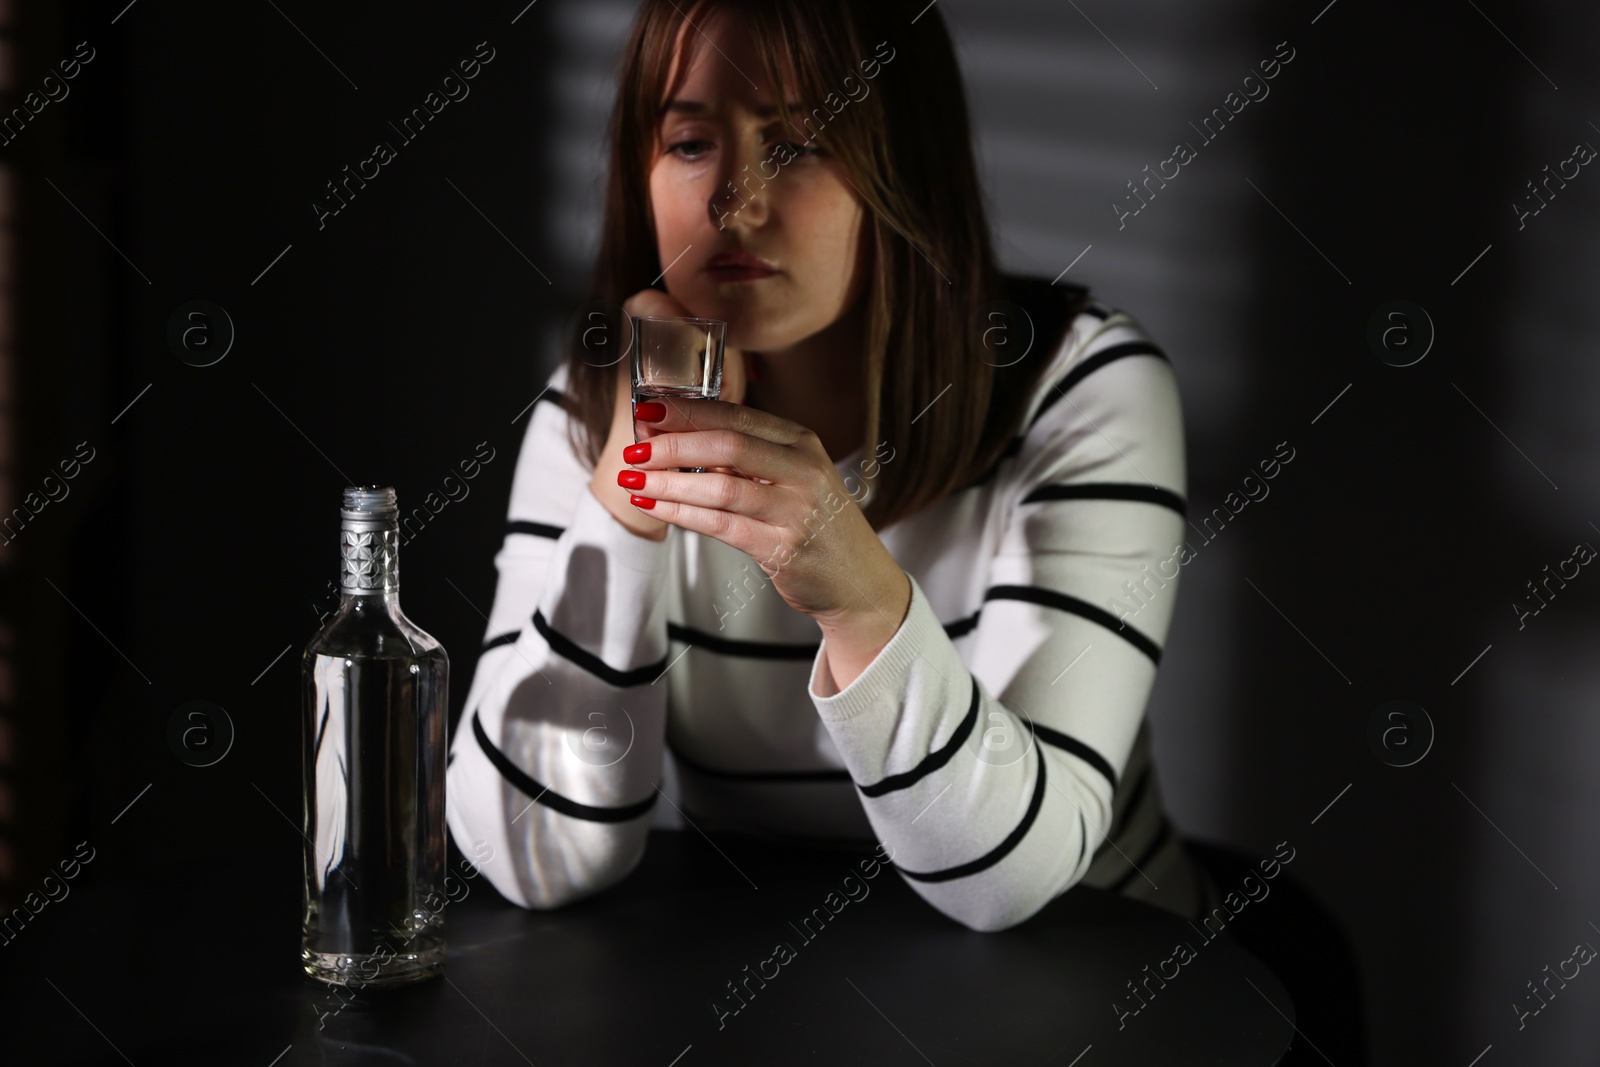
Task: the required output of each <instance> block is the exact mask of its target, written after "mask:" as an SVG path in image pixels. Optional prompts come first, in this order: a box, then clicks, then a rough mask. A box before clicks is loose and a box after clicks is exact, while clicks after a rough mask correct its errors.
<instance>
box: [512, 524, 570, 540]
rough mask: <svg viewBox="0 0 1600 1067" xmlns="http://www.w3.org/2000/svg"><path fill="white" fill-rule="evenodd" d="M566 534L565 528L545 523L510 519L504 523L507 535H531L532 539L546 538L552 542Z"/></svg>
mask: <svg viewBox="0 0 1600 1067" xmlns="http://www.w3.org/2000/svg"><path fill="white" fill-rule="evenodd" d="M566 532H567V528H566V527H565V526H551V525H550V524H549V523H547V522H534V521H533V520H532V519H512V520H511V521H510V522H508V523H506V533H508V534H532V535H533V536H534V537H548V538H550V539H551V540H552V541H553V540H555V539H557V538H559V537H560V536H561V535H562V534H564V533H566Z"/></svg>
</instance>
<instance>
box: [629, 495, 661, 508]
mask: <svg viewBox="0 0 1600 1067" xmlns="http://www.w3.org/2000/svg"><path fill="white" fill-rule="evenodd" d="M628 502H629V503H630V504H632V505H633V506H634V507H637V508H644V509H645V510H646V511H648V510H649V509H651V508H653V507H655V506H656V502H655V501H654V500H651V499H650V498H649V497H647V496H638V495H634V496H630V497H628Z"/></svg>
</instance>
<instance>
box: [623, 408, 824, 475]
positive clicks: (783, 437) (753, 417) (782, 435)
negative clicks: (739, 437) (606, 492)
mask: <svg viewBox="0 0 1600 1067" xmlns="http://www.w3.org/2000/svg"><path fill="white" fill-rule="evenodd" d="M663 404H664V405H665V407H666V416H665V417H664V418H662V419H660V420H657V421H653V422H651V423H650V425H651V426H654V427H655V428H656V429H657V430H658V431H660V432H662V433H670V432H697V433H703V432H708V431H712V430H733V431H735V432H738V433H742V434H746V435H748V436H751V437H756V438H760V439H761V440H764V441H770V442H772V443H773V444H776V445H782V446H785V447H796V446H802V447H810V448H813V449H814V450H815V452H816V454H817V455H818V456H822V455H825V453H824V452H823V451H822V447H821V442H820V441H817V440H816V437H815V435H814V434H813V433H812V432H811V431H810V430H809V429H807V428H806V427H804V426H802V425H800V424H799V423H798V422H792V421H790V420H789V419H784V418H780V417H778V416H777V415H773V414H772V413H770V412H766V411H762V410H761V409H760V408H753V407H749V406H747V405H744V404H734V403H731V402H729V401H727V400H720V399H719V400H711V399H707V398H703V397H694V398H683V397H667V398H665V399H664V400H663ZM642 421H643V420H641V423H642ZM723 462H724V463H726V461H725V460H724V461H723ZM830 462H831V461H830ZM700 466H704V464H700ZM741 466H742V464H741Z"/></svg>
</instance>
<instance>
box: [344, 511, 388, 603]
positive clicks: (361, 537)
mask: <svg viewBox="0 0 1600 1067" xmlns="http://www.w3.org/2000/svg"><path fill="white" fill-rule="evenodd" d="M339 555H340V566H339V592H340V594H341V595H342V596H344V597H346V598H349V597H358V598H361V599H363V600H370V602H371V603H372V604H373V605H374V606H375V605H377V604H380V603H391V602H398V601H399V599H400V529H399V526H398V525H397V524H395V523H390V522H354V521H351V520H349V519H346V520H345V521H344V522H343V523H342V524H341V525H340V529H339Z"/></svg>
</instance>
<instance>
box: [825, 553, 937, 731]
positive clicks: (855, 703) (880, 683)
mask: <svg viewBox="0 0 1600 1067" xmlns="http://www.w3.org/2000/svg"><path fill="white" fill-rule="evenodd" d="M906 576H907V577H908V578H910V579H911V605H910V607H909V608H908V609H907V610H906V617H905V621H904V622H902V623H901V624H900V629H898V630H896V631H895V634H894V636H893V637H891V638H890V639H889V643H888V644H886V645H884V646H883V648H881V649H880V650H879V651H878V654H877V656H876V657H874V658H873V660H872V662H871V663H869V664H867V666H866V669H865V670H863V671H862V672H861V673H860V674H859V675H857V676H856V679H855V681H853V682H851V683H850V684H849V685H847V686H845V688H844V690H843V691H842V692H841V691H840V690H839V689H838V687H837V685H836V683H835V682H834V678H833V674H832V672H831V671H829V670H828V668H827V647H828V642H827V638H823V639H822V642H821V643H820V644H819V645H818V646H817V656H816V659H814V660H813V661H812V663H811V684H810V686H809V688H808V695H809V696H810V697H811V702H812V703H813V704H815V705H816V708H817V714H818V715H819V716H821V718H822V720H823V721H824V722H843V721H845V720H846V719H850V718H854V717H855V716H857V715H859V714H861V713H862V712H864V711H867V710H869V709H873V708H879V707H887V708H889V709H891V711H892V710H894V709H898V708H899V707H900V706H901V704H902V703H903V702H904V699H905V694H906V691H907V690H908V688H909V687H910V681H911V674H912V667H913V665H914V664H915V663H916V661H917V659H919V658H920V657H922V656H924V655H932V656H934V658H935V659H942V658H943V657H941V656H939V655H938V653H937V651H936V650H937V649H938V648H939V647H940V642H941V641H942V642H943V643H944V647H945V648H946V649H948V650H950V651H951V652H953V651H954V650H953V649H952V648H951V647H950V645H949V635H948V634H947V633H946V632H945V629H944V624H943V623H941V622H940V621H939V617H938V616H937V615H935V614H934V613H933V608H932V606H931V605H930V604H929V603H928V598H927V597H926V596H925V595H924V594H923V592H922V586H920V585H918V584H917V579H916V577H915V576H914V575H911V574H910V572H907V575H906Z"/></svg>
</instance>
